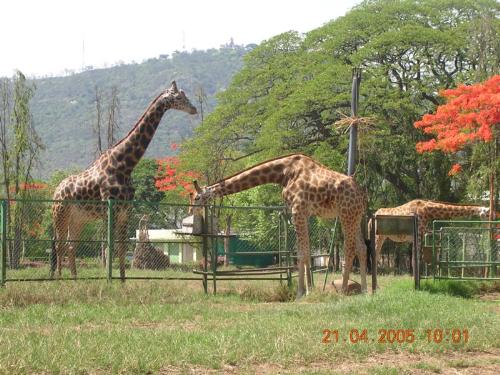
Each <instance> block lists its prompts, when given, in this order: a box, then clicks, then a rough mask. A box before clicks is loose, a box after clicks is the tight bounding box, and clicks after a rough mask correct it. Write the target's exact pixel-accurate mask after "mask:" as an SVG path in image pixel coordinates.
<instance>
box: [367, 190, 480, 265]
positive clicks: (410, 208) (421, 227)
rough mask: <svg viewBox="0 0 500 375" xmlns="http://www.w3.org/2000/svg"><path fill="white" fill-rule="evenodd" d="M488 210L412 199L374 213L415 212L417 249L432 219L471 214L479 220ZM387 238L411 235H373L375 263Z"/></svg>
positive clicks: (398, 239)
mask: <svg viewBox="0 0 500 375" xmlns="http://www.w3.org/2000/svg"><path fill="white" fill-rule="evenodd" d="M489 211H490V210H489V208H488V207H481V206H472V205H460V204H453V203H447V202H438V201H431V200H423V199H414V200H412V201H410V202H408V203H405V204H403V205H401V206H398V207H389V208H380V209H378V210H377V211H376V212H375V215H394V216H406V215H412V216H413V215H414V214H416V215H417V219H418V236H417V244H416V246H417V248H418V249H421V248H422V238H423V236H424V234H425V230H426V228H427V225H428V224H429V223H431V222H432V221H433V220H449V219H460V218H467V217H473V216H478V217H479V218H480V219H481V220H484V219H487V218H488V215H489ZM371 222H372V221H371V220H370V222H369V227H371ZM387 239H390V240H391V241H394V242H413V236H407V235H385V234H383V235H375V254H376V257H377V263H378V261H379V259H380V253H381V251H382V246H383V244H384V242H385V240H387ZM414 251H415V249H412V257H411V259H412V269H415V264H414V262H415V259H414V257H413V255H414V254H413V252H414Z"/></svg>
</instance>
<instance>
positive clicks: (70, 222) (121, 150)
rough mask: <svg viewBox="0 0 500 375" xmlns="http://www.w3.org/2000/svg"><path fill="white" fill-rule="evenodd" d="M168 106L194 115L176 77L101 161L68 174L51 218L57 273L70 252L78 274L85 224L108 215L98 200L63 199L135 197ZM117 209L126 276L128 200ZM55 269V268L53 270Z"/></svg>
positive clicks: (118, 237)
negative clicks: (137, 173)
mask: <svg viewBox="0 0 500 375" xmlns="http://www.w3.org/2000/svg"><path fill="white" fill-rule="evenodd" d="M169 109H177V110H180V111H183V112H187V113H189V114H196V113H197V112H196V108H195V107H194V106H193V105H192V104H191V102H190V101H189V99H188V98H187V97H186V95H185V94H184V92H183V91H182V90H180V91H179V90H178V89H177V85H176V84H175V81H174V82H172V85H171V86H170V88H168V89H166V90H164V91H163V92H162V93H161V94H160V95H158V96H157V97H156V98H155V99H154V100H153V101H152V102H151V104H150V105H149V106H148V108H147V109H146V111H145V112H144V114H143V115H142V116H141V118H140V119H139V120H138V121H137V123H136V124H135V126H134V127H133V128H132V129H131V130H130V132H129V133H128V134H127V135H126V136H125V138H123V139H122V140H121V141H119V142H118V143H116V144H115V145H114V146H113V147H111V148H110V149H108V150H106V151H105V152H104V153H103V154H102V155H101V156H100V157H99V158H98V159H97V160H95V161H94V163H92V165H90V167H88V168H87V169H86V170H85V171H83V172H82V173H80V174H77V175H72V176H69V177H67V178H66V179H64V180H63V181H62V182H61V183H60V184H59V186H58V187H57V188H56V190H55V192H54V198H53V199H54V200H55V201H57V202H54V204H53V205H52V218H53V223H54V234H55V236H54V242H53V255H54V252H55V254H56V255H57V273H58V275H59V276H60V275H61V263H62V258H63V257H64V254H66V253H68V260H69V268H70V271H71V276H72V277H73V278H76V265H75V257H76V249H75V247H74V246H73V242H69V243H67V242H65V241H77V240H78V239H79V236H80V233H81V231H82V229H83V227H84V225H85V224H86V223H88V222H89V221H91V220H95V219H103V218H105V217H106V208H105V206H104V205H99V204H92V203H89V204H68V202H66V203H65V202H63V201H78V200H95V201H97V200H99V201H106V200H108V199H114V200H119V201H127V200H131V199H133V197H134V189H133V187H132V184H131V180H130V176H131V173H132V171H133V169H134V167H135V166H136V165H137V163H138V162H139V160H140V159H141V157H142V156H143V155H144V152H145V151H146V149H147V147H148V145H149V143H150V142H151V139H152V138H153V136H154V134H155V131H156V128H157V127H158V124H159V123H160V120H161V118H162V116H163V114H164V113H165V112H166V111H167V110H169ZM115 207H116V211H115V212H116V214H115V233H116V235H115V239H116V240H117V248H118V251H117V252H118V257H119V261H120V278H121V279H122V280H124V278H125V246H126V245H125V243H124V241H125V240H126V236H127V212H126V207H125V205H120V204H117V205H116V206H115ZM53 271H54V269H52V272H53Z"/></svg>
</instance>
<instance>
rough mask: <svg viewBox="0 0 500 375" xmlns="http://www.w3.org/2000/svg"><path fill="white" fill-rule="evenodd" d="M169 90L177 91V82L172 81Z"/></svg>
mask: <svg viewBox="0 0 500 375" xmlns="http://www.w3.org/2000/svg"><path fill="white" fill-rule="evenodd" d="M170 90H171V91H173V92H177V91H178V90H177V83H175V81H172V85H171V86H170Z"/></svg>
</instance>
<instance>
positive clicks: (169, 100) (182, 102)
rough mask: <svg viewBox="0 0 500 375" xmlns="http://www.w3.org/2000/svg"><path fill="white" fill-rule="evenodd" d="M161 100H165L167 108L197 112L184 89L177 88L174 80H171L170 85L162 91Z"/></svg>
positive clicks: (193, 113)
mask: <svg viewBox="0 0 500 375" xmlns="http://www.w3.org/2000/svg"><path fill="white" fill-rule="evenodd" d="M161 100H163V101H164V102H165V105H168V108H173V109H177V110H179V111H183V112H186V113H189V114H190V115H195V114H197V113H198V112H197V111H196V107H195V106H194V105H192V104H191V102H190V101H189V99H188V98H187V96H186V94H185V93H184V91H182V90H178V89H177V84H176V83H175V81H172V85H171V86H170V87H169V88H168V89H166V90H165V91H164V92H163V93H162V95H161Z"/></svg>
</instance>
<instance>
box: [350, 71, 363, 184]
mask: <svg viewBox="0 0 500 375" xmlns="http://www.w3.org/2000/svg"><path fill="white" fill-rule="evenodd" d="M360 83H361V69H360V68H354V69H353V70H352V98H351V116H352V118H353V119H354V118H355V117H356V116H357V114H358V103H359V85H360ZM357 149H358V125H357V124H356V122H355V121H354V122H353V123H352V125H351V129H350V132H349V156H348V162H347V175H348V176H352V175H353V174H354V172H355V170H356V152H357Z"/></svg>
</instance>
